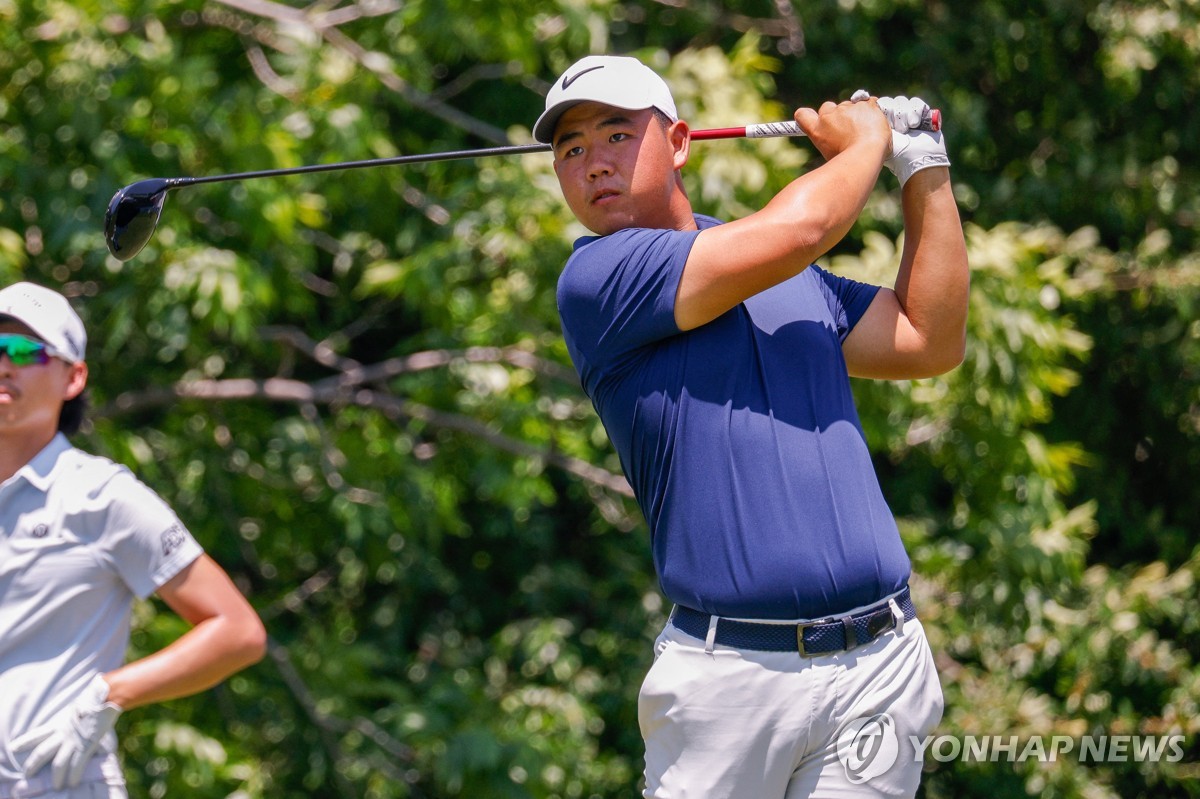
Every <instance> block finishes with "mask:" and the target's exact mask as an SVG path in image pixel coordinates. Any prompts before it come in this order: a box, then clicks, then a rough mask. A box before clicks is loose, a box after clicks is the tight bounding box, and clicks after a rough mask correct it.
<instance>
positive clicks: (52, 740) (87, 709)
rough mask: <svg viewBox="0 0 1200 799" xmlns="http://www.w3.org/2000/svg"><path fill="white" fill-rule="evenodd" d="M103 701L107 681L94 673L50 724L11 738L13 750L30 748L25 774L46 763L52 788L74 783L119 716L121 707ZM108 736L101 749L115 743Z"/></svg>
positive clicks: (22, 750)
mask: <svg viewBox="0 0 1200 799" xmlns="http://www.w3.org/2000/svg"><path fill="white" fill-rule="evenodd" d="M107 700H108V683H106V682H105V681H104V679H103V678H102V677H101V676H100V675H99V674H97V675H96V676H95V677H94V678H92V681H91V682H90V683H88V686H87V688H85V689H84V691H83V693H82V694H80V695H79V698H78V699H76V700H75V702H74V703H72V704H71V706H70V707H68V708H67V709H66V710H64V711H63V712H62V713H60V714H59V715H57V716H55V717H54V718H53V719H52V720H51V721H50V723H48V724H46V725H45V726H43V727H41V728H39V729H36V730H33V731H32V732H29V733H26V734H25V735H22V736H21V737H20V738H18V739H16V740H15V741H13V744H12V748H13V751H14V752H24V751H25V750H27V749H32V750H33V751H32V752H31V753H30V754H29V757H27V758H26V759H25V776H26V777H27V778H28V777H32V776H33V775H35V774H37V773H38V772H39V771H41V770H42V767H43V766H45V765H46V764H47V763H49V764H51V766H50V767H51V775H52V780H53V783H54V790H56V791H61V790H62V789H63V787H64V786H66V787H70V788H74V787H75V786H76V785H78V784H79V783H80V781H81V780H82V779H83V770H84V768H85V767H86V766H87V764H88V761H90V760H91V759H92V755H94V754H96V751H97V750H98V749H100V747H101V745H102V744H105V740H104V739H105V737H106V736H110V733H112V729H113V726H114V725H115V724H116V723H117V717H118V716H120V715H121V708H119V707H117V706H116V705H114V704H113V703H112V702H109V701H107ZM111 738H112V740H110V741H108V742H107V744H106V745H105V749H111V748H113V746H114V745H115V743H116V740H115V736H111Z"/></svg>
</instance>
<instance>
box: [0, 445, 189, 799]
mask: <svg viewBox="0 0 1200 799" xmlns="http://www.w3.org/2000/svg"><path fill="white" fill-rule="evenodd" d="M201 554H202V550H201V548H200V545H199V544H197V543H196V540H195V539H194V538H193V537H192V534H191V533H190V532H188V530H187V529H186V528H185V527H184V526H183V524H182V523H181V522H180V521H179V518H178V517H177V516H176V515H175V513H174V511H172V510H171V509H170V507H168V506H167V504H166V503H165V502H164V501H163V500H162V499H161V498H160V497H159V496H158V495H157V494H156V493H154V491H152V490H151V489H150V488H149V487H148V486H146V485H145V484H143V483H141V482H140V481H138V479H137V478H136V477H134V476H133V473H132V472H130V471H129V470H128V469H127V468H125V467H124V466H120V465H118V464H115V463H113V462H112V461H110V460H108V459H107V458H101V457H97V456H94V455H89V454H88V453H86V452H83V451H82V450H78V449H76V448H75V447H73V446H71V444H70V442H68V441H67V439H66V437H65V436H63V435H62V434H61V433H60V434H58V435H57V436H55V438H54V440H53V441H51V442H50V443H49V444H48V445H47V446H46V448H45V449H43V450H42V451H41V452H40V453H38V454H37V455H36V456H35V457H34V458H33V460H31V461H30V462H29V463H27V464H26V465H25V466H24V467H22V468H21V469H20V470H19V471H18V472H17V473H16V474H15V475H13V476H12V477H11V478H9V479H8V480H7V481H5V482H4V483H3V484H0V785H3V784H4V783H5V782H17V781H19V780H20V779H21V778H22V770H21V763H22V759H23V758H24V757H26V756H28V753H27V752H26V753H22V754H21V756H20V758H18V757H17V756H15V755H14V754H13V753H12V751H11V749H10V747H11V742H12V741H13V740H14V739H15V738H17V737H18V736H20V735H23V734H25V733H26V732H29V731H30V730H33V729H36V728H38V727H40V726H42V725H43V724H45V723H46V722H47V721H49V720H50V719H51V718H53V717H54V716H55V715H56V714H57V713H59V712H60V711H62V710H63V708H65V707H67V706H68V705H70V703H71V702H72V701H73V700H74V699H75V698H76V697H77V696H78V695H79V694H80V693H81V692H82V690H83V689H84V687H85V686H86V685H87V684H88V682H89V681H90V680H91V679H92V677H93V676H95V675H96V674H98V673H102V672H107V671H112V670H113V669H116V668H118V667H120V666H121V665H122V664H123V663H124V662H125V653H126V649H127V648H128V646H129V627H130V611H131V608H132V606H133V600H134V598H135V597H137V598H139V599H144V598H146V597H147V596H149V595H150V594H152V593H154V592H155V591H156V590H157V589H158V588H159V587H160V586H162V585H163V584H164V583H166V582H167V581H168V580H170V579H171V578H172V577H174V576H175V575H176V574H178V573H179V572H180V571H182V570H183V568H184V567H186V566H187V565H188V564H190V563H192V561H194V560H195V559H196V558H198V557H199V556H200V555H201ZM110 743H114V744H115V738H114V739H113V740H112V741H110ZM46 771H47V772H48V771H49V769H46ZM87 774H88V776H89V777H90V778H93V779H94V778H98V777H100V776H104V777H107V778H110V779H111V778H112V777H113V776H116V777H118V778H119V775H120V770H119V767H118V764H117V760H116V755H115V754H109V755H108V756H107V757H105V758H99V757H98V758H97V759H96V760H95V761H94V762H93V763H91V764H89V768H88V772H87ZM39 776H41V775H40V774H39Z"/></svg>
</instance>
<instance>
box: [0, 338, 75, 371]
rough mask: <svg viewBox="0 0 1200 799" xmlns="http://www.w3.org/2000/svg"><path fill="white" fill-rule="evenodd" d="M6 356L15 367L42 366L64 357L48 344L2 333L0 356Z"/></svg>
mask: <svg viewBox="0 0 1200 799" xmlns="http://www.w3.org/2000/svg"><path fill="white" fill-rule="evenodd" d="M4 355H7V356H8V359H9V360H10V361H12V362H13V365H14V366H33V365H34V364H37V365H38V366H41V365H44V364H47V363H50V359H51V358H61V357H62V353H60V352H59V351H58V350H56V349H54V348H53V347H51V346H50V345H49V344H47V343H46V342H44V341H38V340H37V339H32V338H29V337H28V336H21V335H17V334H15V333H0V356H4Z"/></svg>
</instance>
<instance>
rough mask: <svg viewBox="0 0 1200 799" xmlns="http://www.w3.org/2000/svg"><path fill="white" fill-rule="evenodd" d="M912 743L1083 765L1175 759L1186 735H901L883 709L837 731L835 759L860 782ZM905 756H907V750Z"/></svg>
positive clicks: (972, 759) (974, 754)
mask: <svg viewBox="0 0 1200 799" xmlns="http://www.w3.org/2000/svg"><path fill="white" fill-rule="evenodd" d="M901 740H904V741H906V742H907V743H908V744H909V745H910V746H911V747H912V757H913V760H914V761H916V762H918V763H919V762H922V761H924V760H925V759H926V758H929V759H931V760H934V761H936V762H938V763H951V762H955V761H958V762H963V763H998V762H1005V763H1025V762H1027V761H1033V762H1038V763H1053V762H1055V761H1057V760H1060V759H1066V758H1074V759H1075V760H1077V761H1078V762H1079V763H1081V764H1095V763H1131V762H1132V763H1178V762H1180V761H1181V760H1183V759H1184V744H1185V743H1186V740H1187V739H1186V736H1184V735H1084V736H1081V737H1078V738H1072V737H1070V736H1065V735H1031V736H1026V737H1021V736H1017V735H961V736H959V735H924V736H918V735H908V736H905V737H904V738H903V739H902V738H901V737H900V735H899V734H898V733H897V731H896V722H895V721H894V720H893V719H892V717H891V716H889V715H888V714H887V713H876V714H875V715H873V716H863V717H862V718H858V719H855V720H854V721H851V722H850V723H849V724H847V725H846V726H845V727H844V728H842V731H841V733H840V734H839V735H838V759H840V760H841V761H842V766H843V767H844V768H845V769H846V777H847V779H849V780H850V782H852V783H854V784H856V785H857V784H859V783H863V782H866V781H867V780H870V779H871V778H873V777H878V776H879V775H880V774H884V773H885V772H887V771H888V770H889V769H890V768H892V766H894V765H895V764H896V761H897V760H898V759H899V757H900V742H901ZM906 756H907V755H906Z"/></svg>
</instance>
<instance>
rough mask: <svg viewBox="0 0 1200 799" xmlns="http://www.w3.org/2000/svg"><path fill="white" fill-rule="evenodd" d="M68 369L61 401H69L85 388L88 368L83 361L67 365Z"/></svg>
mask: <svg viewBox="0 0 1200 799" xmlns="http://www.w3.org/2000/svg"><path fill="white" fill-rule="evenodd" d="M69 369H70V371H69V372H68V374H67V387H66V389H65V390H64V391H63V402H69V401H71V400H73V399H75V398H76V397H78V396H79V395H80V394H82V393H83V390H84V389H85V388H87V379H88V368H87V363H85V362H84V361H77V362H76V363H73V364H71V365H70V367H69Z"/></svg>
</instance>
